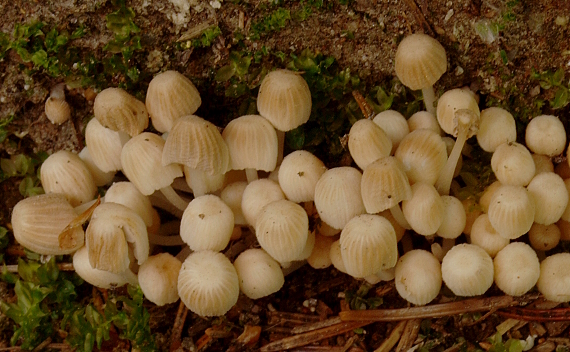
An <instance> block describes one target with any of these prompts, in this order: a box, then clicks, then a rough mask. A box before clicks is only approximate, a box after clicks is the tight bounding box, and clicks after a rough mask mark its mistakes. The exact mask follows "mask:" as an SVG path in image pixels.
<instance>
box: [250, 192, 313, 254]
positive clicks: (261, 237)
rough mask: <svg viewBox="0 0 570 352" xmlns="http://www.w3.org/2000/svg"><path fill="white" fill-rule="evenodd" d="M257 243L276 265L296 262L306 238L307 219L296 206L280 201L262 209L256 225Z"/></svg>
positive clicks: (297, 205) (286, 201) (287, 201)
mask: <svg viewBox="0 0 570 352" xmlns="http://www.w3.org/2000/svg"><path fill="white" fill-rule="evenodd" d="M255 235H256V237H257V241H258V242H259V244H260V245H261V248H263V249H264V250H265V251H266V252H267V253H269V255H270V256H272V257H273V258H275V259H276V260H277V261H279V262H290V261H293V260H297V258H299V257H300V255H301V253H303V250H304V249H305V245H306V244H307V238H308V235H309V217H308V216H307V213H306V212H305V209H303V207H301V206H300V205H299V204H297V203H293V202H292V201H290V200H286V199H282V200H277V201H274V202H271V203H269V204H267V205H266V206H264V207H263V208H262V209H261V211H260V213H259V216H258V217H257V220H256V222H255Z"/></svg>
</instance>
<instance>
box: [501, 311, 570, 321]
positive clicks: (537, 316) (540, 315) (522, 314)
mask: <svg viewBox="0 0 570 352" xmlns="http://www.w3.org/2000/svg"><path fill="white" fill-rule="evenodd" d="M497 313H498V314H499V315H501V316H504V317H507V318H513V319H517V320H525V321H538V322H551V321H570V308H553V309H529V308H509V309H505V310H499V311H498V312H497Z"/></svg>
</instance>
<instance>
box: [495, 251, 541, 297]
mask: <svg viewBox="0 0 570 352" xmlns="http://www.w3.org/2000/svg"><path fill="white" fill-rule="evenodd" d="M493 264H494V267H495V284H497V287H499V288H500V289H501V291H503V292H504V293H506V294H507V295H511V296H521V295H523V294H525V293H527V292H528V291H530V290H531V289H532V288H533V287H534V285H535V284H536V282H537V281H538V278H539V276H540V263H539V261H538V257H537V256H536V252H535V251H534V250H533V249H532V248H530V246H529V245H528V244H526V243H523V242H513V243H510V244H509V245H507V246H506V247H505V248H503V249H501V251H500V252H499V253H497V256H496V257H495V259H494V260H493Z"/></svg>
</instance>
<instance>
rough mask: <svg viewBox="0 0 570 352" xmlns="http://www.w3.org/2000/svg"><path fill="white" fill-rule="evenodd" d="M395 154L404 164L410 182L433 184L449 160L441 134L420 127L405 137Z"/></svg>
mask: <svg viewBox="0 0 570 352" xmlns="http://www.w3.org/2000/svg"><path fill="white" fill-rule="evenodd" d="M394 156H395V157H396V158H398V159H399V160H400V161H401V162H402V164H404V170H405V171H406V175H408V178H409V180H410V183H416V182H420V181H422V182H426V183H429V184H432V185H433V184H435V181H437V178H438V177H439V174H440V172H441V170H442V169H443V166H444V165H445V162H446V161H447V149H446V146H445V142H444V141H443V140H442V139H441V136H440V135H438V134H437V133H435V132H433V131H431V130H425V129H420V130H415V131H413V132H410V133H408V134H407V135H406V137H404V139H403V140H402V141H401V142H400V145H399V146H398V149H396V152H395V153H394Z"/></svg>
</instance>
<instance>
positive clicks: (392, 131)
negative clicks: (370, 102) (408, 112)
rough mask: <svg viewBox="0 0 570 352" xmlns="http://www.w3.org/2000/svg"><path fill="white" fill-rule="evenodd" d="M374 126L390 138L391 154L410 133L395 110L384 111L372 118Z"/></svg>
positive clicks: (400, 115)
mask: <svg viewBox="0 0 570 352" xmlns="http://www.w3.org/2000/svg"><path fill="white" fill-rule="evenodd" d="M372 121H374V123H375V124H377V125H378V126H380V128H382V130H383V131H384V132H386V134H387V135H388V137H390V140H391V141H392V153H393V152H394V151H395V150H396V148H398V145H400V142H401V141H402V139H404V137H406V135H407V134H408V133H410V128H409V127H408V121H407V120H406V118H405V117H404V115H402V114H400V113H399V112H397V111H396V110H385V111H382V112H381V113H378V115H376V116H374V119H373V120H372Z"/></svg>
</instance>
